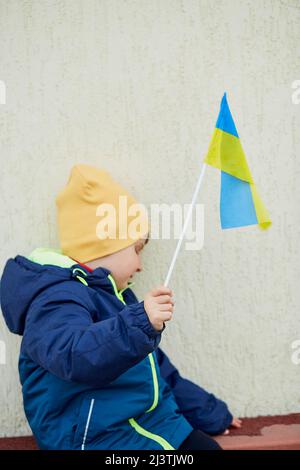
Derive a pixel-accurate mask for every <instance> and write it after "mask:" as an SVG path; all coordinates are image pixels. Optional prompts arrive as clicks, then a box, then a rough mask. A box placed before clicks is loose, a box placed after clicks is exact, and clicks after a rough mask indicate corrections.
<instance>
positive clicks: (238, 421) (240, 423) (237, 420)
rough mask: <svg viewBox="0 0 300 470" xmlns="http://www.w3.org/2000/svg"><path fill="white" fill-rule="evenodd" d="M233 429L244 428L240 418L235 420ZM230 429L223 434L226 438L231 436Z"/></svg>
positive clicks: (232, 423) (232, 424)
mask: <svg viewBox="0 0 300 470" xmlns="http://www.w3.org/2000/svg"><path fill="white" fill-rule="evenodd" d="M230 426H232V427H233V428H241V427H242V421H241V420H240V419H239V418H233V420H232V422H231V425H230ZM229 432H230V431H229V429H226V431H224V432H223V434H224V435H225V436H226V435H227V434H229Z"/></svg>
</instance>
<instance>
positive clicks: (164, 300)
mask: <svg viewBox="0 0 300 470" xmlns="http://www.w3.org/2000/svg"><path fill="white" fill-rule="evenodd" d="M156 302H158V303H159V304H165V303H167V302H170V303H172V304H174V300H173V299H172V297H171V296H170V295H159V296H158V297H157V300H156Z"/></svg>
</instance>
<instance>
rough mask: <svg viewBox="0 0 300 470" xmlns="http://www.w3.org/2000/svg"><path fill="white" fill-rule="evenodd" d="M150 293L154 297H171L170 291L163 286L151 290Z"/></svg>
mask: <svg viewBox="0 0 300 470" xmlns="http://www.w3.org/2000/svg"><path fill="white" fill-rule="evenodd" d="M151 293H152V295H153V296H154V297H156V296H158V295H163V294H167V295H172V291H171V289H170V288H169V287H165V286H159V287H156V288H155V289H152V291H151Z"/></svg>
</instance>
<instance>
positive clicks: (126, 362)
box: [22, 290, 161, 387]
mask: <svg viewBox="0 0 300 470" xmlns="http://www.w3.org/2000/svg"><path fill="white" fill-rule="evenodd" d="M46 293H47V292H46V291H45V292H44V293H42V294H40V295H39V296H38V297H37V298H36V299H35V300H34V302H33V303H32V304H31V307H30V309H29V311H28V314H27V319H26V325H25V331H24V335H23V341H22V352H24V353H25V354H27V355H28V356H29V357H30V358H31V359H32V360H33V361H34V362H36V363H37V364H39V365H40V366H41V367H43V368H44V369H46V370H48V371H49V372H51V373H53V374H54V375H56V376H58V377H60V378H61V379H64V380H67V381H75V382H81V383H86V384H90V385H93V386H96V387H103V386H105V385H107V384H109V383H110V382H112V381H113V380H115V379H116V378H117V377H118V376H120V375H121V374H122V373H124V372H125V371H126V370H128V369H129V368H131V367H132V366H134V365H135V364H137V363H138V362H140V361H141V360H142V359H144V358H145V357H146V356H147V355H148V354H149V353H150V352H152V351H153V350H154V349H155V348H156V347H157V345H158V343H159V341H160V339H161V332H158V331H157V330H155V329H154V328H153V326H152V325H151V323H150V321H149V319H148V315H147V313H146V311H145V309H144V303H143V302H136V303H133V304H130V305H127V306H125V307H124V308H123V309H122V310H121V311H119V312H118V313H117V314H116V315H115V316H114V317H111V318H108V319H103V320H101V321H97V322H94V321H93V318H92V316H91V313H90V311H88V310H87V307H86V305H84V303H83V302H82V301H81V299H80V298H79V296H77V295H75V294H74V293H72V292H70V291H68V290H65V291H64V290H60V291H56V292H55V295H54V293H52V295H49V293H47V295H46Z"/></svg>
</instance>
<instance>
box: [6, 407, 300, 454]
mask: <svg viewBox="0 0 300 470" xmlns="http://www.w3.org/2000/svg"><path fill="white" fill-rule="evenodd" d="M242 420H243V426H242V428H241V429H230V434H229V435H228V436H217V437H215V439H216V440H217V441H218V442H219V444H220V445H221V447H222V448H223V449H224V450H300V413H294V414H290V415H285V416H259V417H257V418H242ZM0 450H38V447H37V445H36V442H35V440H34V437H33V436H23V437H5V438H1V439H0Z"/></svg>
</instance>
